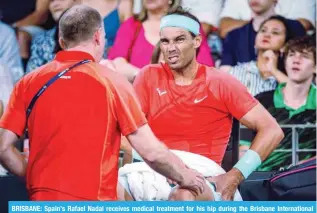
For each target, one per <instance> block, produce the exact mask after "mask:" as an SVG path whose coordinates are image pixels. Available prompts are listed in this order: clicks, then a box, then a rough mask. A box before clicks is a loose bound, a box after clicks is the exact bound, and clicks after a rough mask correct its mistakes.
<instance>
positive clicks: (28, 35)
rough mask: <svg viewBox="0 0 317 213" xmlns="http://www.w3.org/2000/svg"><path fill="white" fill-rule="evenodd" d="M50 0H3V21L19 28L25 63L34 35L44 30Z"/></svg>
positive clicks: (21, 50) (0, 6)
mask: <svg viewBox="0 0 317 213" xmlns="http://www.w3.org/2000/svg"><path fill="white" fill-rule="evenodd" d="M49 2H50V0H23V1H22V0H1V3H0V8H1V10H2V11H1V12H2V14H3V21H4V22H6V23H8V24H10V25H12V26H13V27H14V28H16V29H17V36H18V42H19V46H20V54H21V57H22V59H23V62H24V64H26V62H27V60H28V58H29V54H30V53H29V49H30V42H31V40H32V37H34V36H35V35H36V34H37V33H39V32H42V31H43V28H42V27H41V25H43V24H44V23H45V22H46V21H47V18H48V14H49V10H48V5H49Z"/></svg>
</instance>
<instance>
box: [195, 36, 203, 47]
mask: <svg viewBox="0 0 317 213" xmlns="http://www.w3.org/2000/svg"><path fill="white" fill-rule="evenodd" d="M201 42H202V36H201V35H200V34H199V35H197V36H195V38H194V47H195V49H198V48H199V47H200V45H201Z"/></svg>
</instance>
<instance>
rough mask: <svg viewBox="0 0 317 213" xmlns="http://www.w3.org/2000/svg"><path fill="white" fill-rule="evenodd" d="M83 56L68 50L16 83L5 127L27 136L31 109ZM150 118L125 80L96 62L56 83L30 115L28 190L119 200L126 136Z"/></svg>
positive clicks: (37, 195)
mask: <svg viewBox="0 0 317 213" xmlns="http://www.w3.org/2000/svg"><path fill="white" fill-rule="evenodd" d="M83 59H90V60H92V61H93V60H94V59H93V57H92V56H91V55H89V54H88V53H84V52H75V51H62V52H59V53H58V54H57V56H56V58H55V59H54V60H53V61H52V62H50V63H48V64H46V65H44V66H42V67H40V68H39V69H37V70H35V71H33V72H31V73H29V74H28V75H26V76H25V77H23V78H22V79H21V80H20V81H19V82H18V83H17V84H16V86H15V88H14V91H13V93H12V95H11V98H10V102H9V104H8V107H7V110H6V112H5V114H4V116H3V117H2V119H1V121H0V127H1V128H5V129H8V130H11V131H12V132H14V133H16V134H17V135H22V134H23V131H24V128H25V122H26V109H27V106H28V105H29V103H30V101H31V99H32V98H33V96H34V95H35V94H36V92H37V91H38V90H39V89H40V88H41V87H42V86H43V85H44V84H45V83H46V82H47V81H48V80H49V79H51V78H52V77H53V76H54V75H56V74H57V73H58V72H60V71H62V70H64V69H65V68H67V67H69V66H71V65H73V64H75V63H77V62H78V61H80V60H83ZM145 123H146V119H145V116H144V114H143V112H142V111H141V108H140V106H139V103H138V102H137V100H136V98H135V94H134V92H133V87H132V86H131V84H129V83H128V81H127V80H126V79H124V78H123V77H121V76H119V74H117V73H115V72H113V71H110V70H108V69H107V68H105V67H103V66H101V65H99V64H97V63H95V62H90V63H88V64H84V65H81V66H78V67H76V68H74V69H72V70H70V71H69V72H68V73H66V74H65V75H64V76H63V77H62V78H60V79H58V80H57V81H56V82H54V83H53V84H52V85H51V86H50V87H49V88H48V89H47V90H46V91H45V92H44V93H43V94H42V95H41V96H40V98H39V99H38V100H37V102H36V104H35V106H34V108H33V111H32V113H31V115H30V117H29V120H28V129H29V137H30V156H29V162H28V168H27V188H28V190H29V192H30V196H31V199H32V200H116V199H117V193H116V186H117V176H118V171H117V170H118V168H117V167H118V158H119V156H118V154H119V148H120V137H121V133H122V134H123V135H127V134H130V133H132V132H134V131H136V130H137V129H138V128H139V127H140V126H142V125H143V124H145Z"/></svg>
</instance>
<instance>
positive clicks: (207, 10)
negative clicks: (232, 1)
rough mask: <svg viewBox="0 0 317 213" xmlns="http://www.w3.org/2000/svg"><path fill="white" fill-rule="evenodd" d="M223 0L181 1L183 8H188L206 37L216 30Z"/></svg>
mask: <svg viewBox="0 0 317 213" xmlns="http://www.w3.org/2000/svg"><path fill="white" fill-rule="evenodd" d="M223 2H224V0H182V2H181V5H182V7H183V8H190V11H191V13H192V14H193V15H194V16H196V17H197V18H198V20H199V21H200V23H201V25H202V28H203V31H204V33H205V35H206V36H208V35H209V33H211V32H212V31H213V30H215V29H216V28H218V26H219V20H220V17H219V16H220V12H221V9H222V6H223Z"/></svg>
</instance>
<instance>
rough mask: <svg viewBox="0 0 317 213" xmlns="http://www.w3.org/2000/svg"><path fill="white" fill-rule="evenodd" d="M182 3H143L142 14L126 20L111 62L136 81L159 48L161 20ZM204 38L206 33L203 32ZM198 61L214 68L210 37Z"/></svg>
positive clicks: (162, 0) (175, 0)
mask: <svg viewBox="0 0 317 213" xmlns="http://www.w3.org/2000/svg"><path fill="white" fill-rule="evenodd" d="M179 5H180V0H143V8H142V11H141V12H140V14H138V15H136V16H134V17H132V18H130V19H128V20H127V21H125V22H124V23H123V24H122V25H121V26H120V28H119V30H118V33H117V36H116V39H115V42H114V45H113V47H112V48H111V50H110V52H109V55H108V59H110V60H112V62H113V65H114V67H115V69H116V71H117V72H119V73H121V74H123V75H125V76H126V77H127V78H128V79H129V80H130V81H133V79H134V77H135V75H136V74H137V73H138V72H139V70H140V69H141V68H142V67H143V66H145V65H147V64H149V63H151V57H152V53H153V50H154V48H155V45H156V44H157V43H158V42H159V39H160V34H159V33H160V20H161V17H163V16H164V15H166V14H167V12H168V11H169V10H175V9H177V8H178V7H179ZM201 34H202V35H203V31H202V30H201ZM198 61H199V62H200V63H203V64H207V65H210V66H212V65H213V60H212V58H211V54H210V49H209V47H208V44H207V41H206V37H205V36H204V35H203V44H202V46H201V48H200V51H199V54H198Z"/></svg>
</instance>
